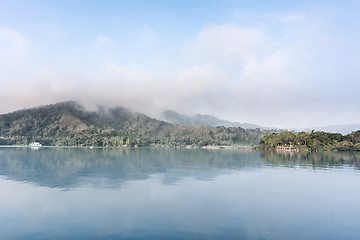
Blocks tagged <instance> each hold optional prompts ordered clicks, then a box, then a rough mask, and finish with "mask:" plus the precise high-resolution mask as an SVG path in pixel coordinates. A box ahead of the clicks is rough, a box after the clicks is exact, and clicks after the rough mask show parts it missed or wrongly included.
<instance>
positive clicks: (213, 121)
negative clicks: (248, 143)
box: [162, 110, 276, 129]
mask: <svg viewBox="0 0 360 240" xmlns="http://www.w3.org/2000/svg"><path fill="white" fill-rule="evenodd" d="M162 118H163V119H164V120H165V121H167V122H170V123H173V124H182V125H185V126H211V127H217V126H224V127H241V128H244V129H255V128H260V129H276V128H270V127H262V126H259V125H256V124H251V123H239V122H231V121H228V120H223V119H219V118H217V117H214V116H211V115H206V114H205V115H202V114H196V115H195V116H185V115H183V114H180V113H177V112H175V111H172V110H167V111H164V112H162Z"/></svg>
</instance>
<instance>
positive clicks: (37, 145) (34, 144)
mask: <svg viewBox="0 0 360 240" xmlns="http://www.w3.org/2000/svg"><path fill="white" fill-rule="evenodd" d="M29 146H30V147H42V145H41V143H39V142H32V143H30V144H29Z"/></svg>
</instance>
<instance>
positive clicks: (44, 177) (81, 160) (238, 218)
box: [0, 148, 360, 239]
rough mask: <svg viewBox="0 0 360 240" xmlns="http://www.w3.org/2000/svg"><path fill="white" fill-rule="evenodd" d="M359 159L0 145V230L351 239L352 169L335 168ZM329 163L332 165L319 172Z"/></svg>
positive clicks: (80, 235) (354, 231)
mask: <svg viewBox="0 0 360 240" xmlns="http://www.w3.org/2000/svg"><path fill="white" fill-rule="evenodd" d="M358 161H359V154H358V153H315V154H297V155H289V154H285V155H279V154H275V153H261V152H254V151H237V150H234V151H229V150H203V149H85V148H80V149H72V148H41V149H39V150H33V149H30V148H0V175H2V176H0V189H1V191H2V192H1V197H0V235H1V238H2V239H308V238H310V239H311V238H313V239H357V238H358V236H359V235H360V232H359V228H358V226H359V224H360V223H359V220H358V219H359V218H358V216H359V215H360V208H359V207H358V206H359V205H358V204H357V203H358V199H359V198H360V192H359V191H358V183H359V181H360V174H358V173H359V172H358V171H357V170H351V171H348V169H345V170H344V171H343V170H342V168H348V167H351V168H353V169H359V168H358V166H359V165H358ZM278 166H281V167H280V168H279V167H278ZM299 166H300V167H299ZM332 167H335V168H340V169H341V170H340V171H327V170H326V171H323V170H322V169H328V168H332ZM312 168H315V170H312ZM318 168H320V169H321V170H320V171H318V170H317V169H318ZM309 169H310V170H309ZM63 190H66V191H63Z"/></svg>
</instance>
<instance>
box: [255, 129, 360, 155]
mask: <svg viewBox="0 0 360 240" xmlns="http://www.w3.org/2000/svg"><path fill="white" fill-rule="evenodd" d="M280 146H281V147H286V146H289V147H290V146H291V147H292V148H295V149H299V150H300V151H319V150H322V151H326V150H338V151H360V130H359V131H356V132H353V133H350V134H347V135H344V136H343V135H341V134H340V133H326V132H321V131H318V132H315V131H312V132H299V133H296V132H294V131H292V132H290V131H288V132H283V133H273V134H271V135H268V136H262V137H260V148H261V149H264V150H276V149H277V148H278V147H280Z"/></svg>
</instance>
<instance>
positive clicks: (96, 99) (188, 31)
mask: <svg viewBox="0 0 360 240" xmlns="http://www.w3.org/2000/svg"><path fill="white" fill-rule="evenodd" d="M359 13H360V1H357V0H354V1H346V0H342V1H331V0H324V1H316V0H306V1H305V0H304V1H270V0H263V1H241V0H237V1H230V0H223V1H209V0H207V1H195V0H193V1H184V0H182V1H180V0H179V1H165V0H164V1H150V0H148V1H64V0H61V1H35V0H26V1H3V0H0V113H7V112H10V111H14V110H17V109H19V108H27V107H32V106H37V105H44V104H49V103H55V102H58V101H66V100H76V101H79V102H81V103H83V104H85V105H86V106H88V107H95V106H97V105H104V106H109V107H111V106H125V107H129V108H133V109H135V110H137V111H140V112H144V113H147V114H150V115H151V116H156V114H158V113H159V112H161V111H162V110H165V109H172V110H175V111H178V112H181V113H185V114H196V113H201V114H211V115H214V116H217V117H220V118H224V119H228V120H233V121H239V122H250V123H256V124H260V125H264V126H277V127H310V126H317V125H330V124H343V123H360V14H359Z"/></svg>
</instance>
